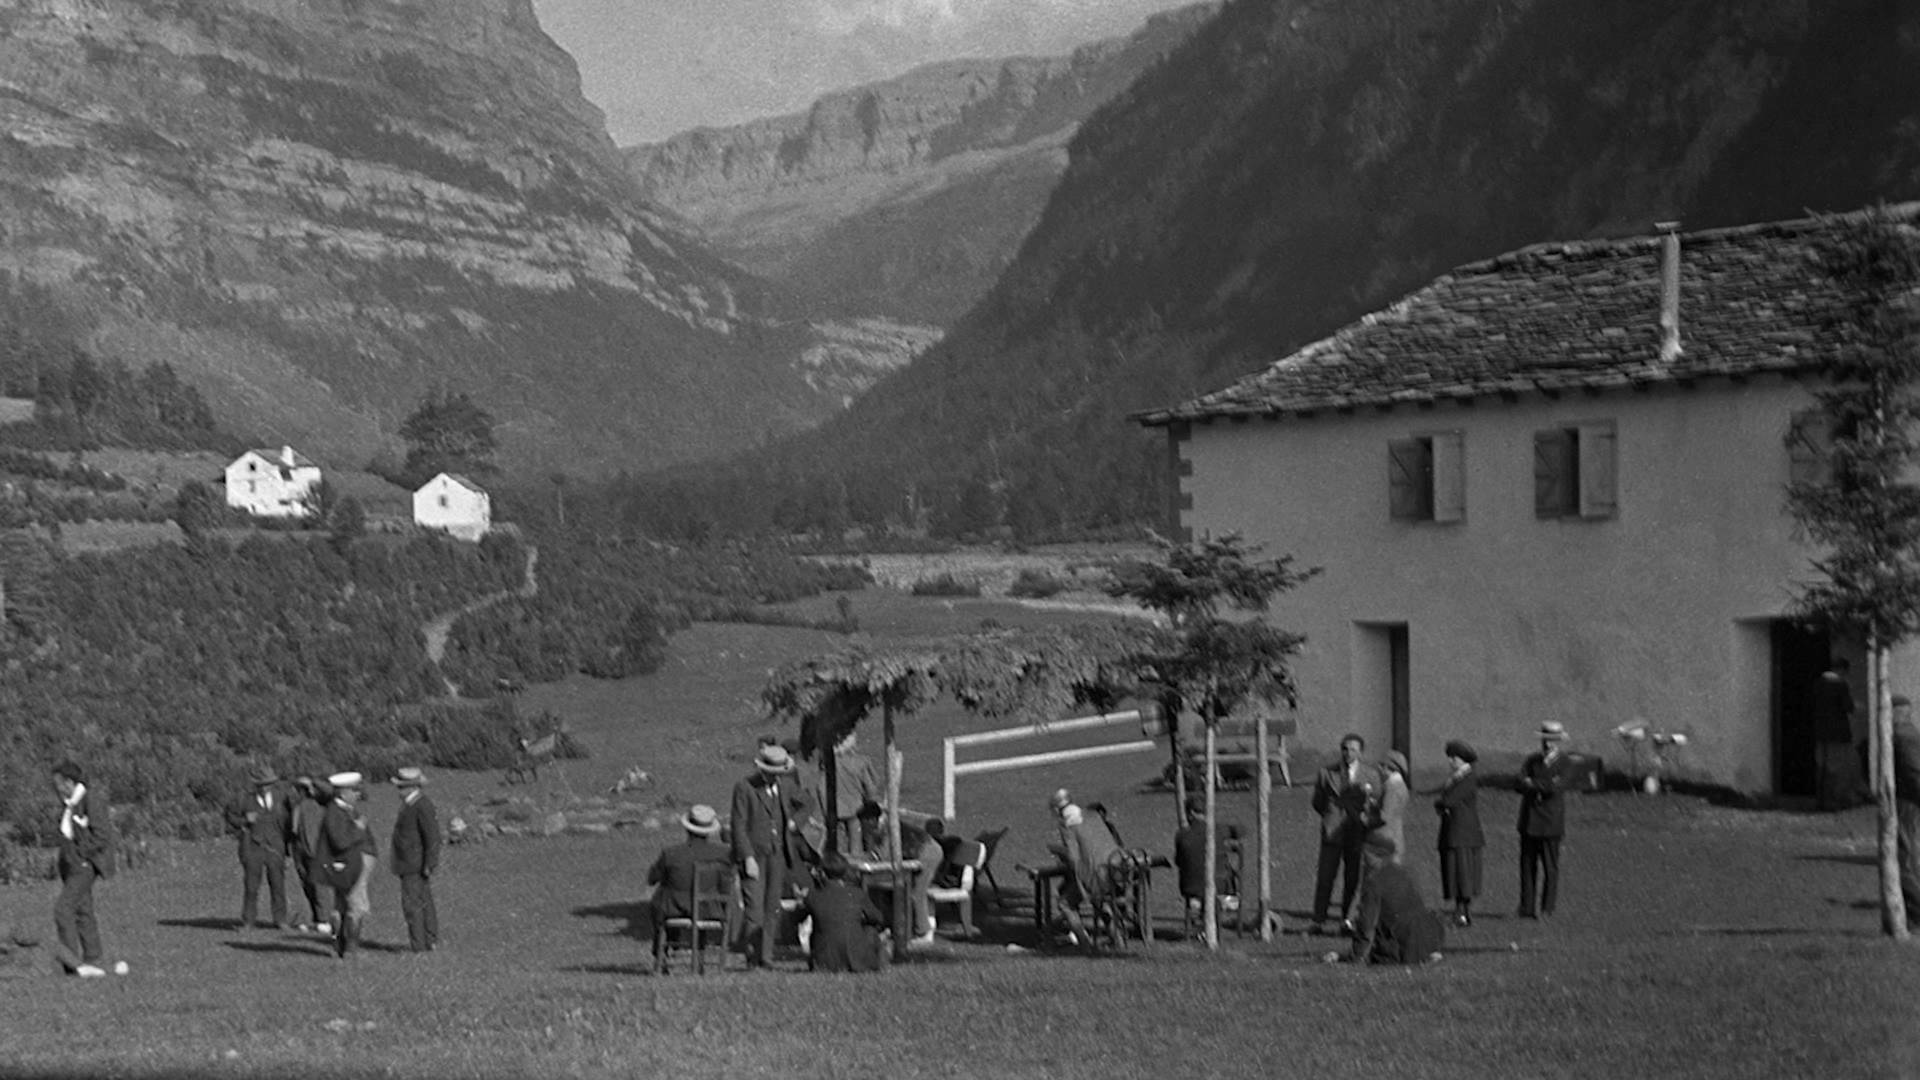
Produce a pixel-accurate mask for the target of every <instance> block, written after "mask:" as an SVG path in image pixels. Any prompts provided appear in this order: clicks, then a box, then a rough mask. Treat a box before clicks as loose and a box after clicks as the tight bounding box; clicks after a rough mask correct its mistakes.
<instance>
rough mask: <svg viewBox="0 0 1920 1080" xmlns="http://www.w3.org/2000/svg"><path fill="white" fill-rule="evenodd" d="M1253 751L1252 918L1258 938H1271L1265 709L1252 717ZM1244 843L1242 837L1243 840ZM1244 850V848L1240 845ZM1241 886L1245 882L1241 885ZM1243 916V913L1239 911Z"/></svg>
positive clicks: (1269, 787) (1270, 779)
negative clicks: (1255, 850)
mask: <svg viewBox="0 0 1920 1080" xmlns="http://www.w3.org/2000/svg"><path fill="white" fill-rule="evenodd" d="M1253 744H1254V752H1255V753H1257V754H1259V755H1260V764H1259V772H1258V773H1257V774H1256V775H1258V776H1259V785H1260V806H1259V808H1258V810H1257V811H1256V813H1257V814H1258V815H1259V816H1258V817H1257V818H1256V819H1255V821H1256V824H1255V827H1254V832H1255V834H1256V835H1255V842H1256V843H1258V844H1259V845H1260V847H1259V856H1258V866H1259V870H1258V871H1257V872H1258V874H1259V888H1258V890H1257V891H1256V895H1255V897H1254V908H1253V911H1254V918H1256V919H1259V920H1260V940H1261V941H1269V942H1270V941H1272V940H1273V916H1272V915H1271V914H1269V912H1271V911H1272V910H1273V856H1272V854H1271V853H1272V851H1273V844H1272V841H1271V838H1270V836H1269V835H1268V834H1269V831H1270V830H1271V829H1272V828H1273V767H1272V765H1271V764H1270V763H1269V762H1268V761H1267V711H1266V710H1265V709H1259V710H1258V711H1257V712H1255V713H1254V717H1253ZM1242 843H1243V844H1244V841H1243V842H1242ZM1243 850H1244V848H1243ZM1240 865H1241V867H1242V868H1245V866H1246V856H1245V855H1244V854H1243V855H1242V856H1241V863H1240ZM1242 887H1243V888H1244V886H1242ZM1241 917H1242V918H1245V917H1246V916H1245V913H1244V912H1243V913H1242V915H1241Z"/></svg>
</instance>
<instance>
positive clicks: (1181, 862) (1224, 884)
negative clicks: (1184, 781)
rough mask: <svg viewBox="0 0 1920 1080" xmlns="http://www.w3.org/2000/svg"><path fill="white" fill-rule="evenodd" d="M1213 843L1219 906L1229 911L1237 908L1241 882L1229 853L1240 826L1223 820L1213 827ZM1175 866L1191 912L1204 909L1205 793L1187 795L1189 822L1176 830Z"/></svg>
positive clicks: (1182, 895)
mask: <svg viewBox="0 0 1920 1080" xmlns="http://www.w3.org/2000/svg"><path fill="white" fill-rule="evenodd" d="M1214 834H1215V839H1214V845H1215V855H1216V858H1217V863H1216V866H1215V873H1214V878H1213V882H1214V885H1213V887H1214V892H1215V893H1216V894H1217V895H1218V896H1219V897H1220V906H1221V907H1222V908H1225V909H1226V910H1228V911H1238V910H1239V908H1240V898H1239V896H1238V887H1239V882H1237V881H1236V880H1234V875H1233V865H1232V862H1231V861H1230V860H1229V858H1228V856H1229V855H1230V854H1231V853H1232V852H1233V851H1234V850H1235V849H1236V848H1237V847H1239V844H1240V826H1239V825H1237V824H1234V823H1231V822H1226V821H1221V822H1218V823H1216V825H1215V827H1214ZM1173 866H1174V869H1175V870H1176V871H1178V873H1179V875H1180V898H1181V899H1182V900H1184V901H1185V902H1186V905H1187V910H1188V911H1190V912H1203V911H1204V908H1205V904H1206V899H1205V897H1206V892H1207V797H1206V796H1205V795H1199V794H1196V795H1189V796H1187V823H1186V824H1185V825H1182V826H1181V827H1180V828H1179V830H1178V831H1176V832H1175V833H1174V834H1173Z"/></svg>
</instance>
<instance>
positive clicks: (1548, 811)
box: [1519, 720, 1573, 919]
mask: <svg viewBox="0 0 1920 1080" xmlns="http://www.w3.org/2000/svg"><path fill="white" fill-rule="evenodd" d="M1566 741H1567V728H1566V725H1564V724H1562V723H1561V722H1560V721H1558V720H1548V721H1547V722H1545V723H1543V724H1541V725H1540V749H1539V750H1538V751H1536V752H1535V753H1532V754H1528V755H1527V760H1526V761H1524V762H1522V763H1521V765H1520V780H1519V787H1520V823H1519V827H1520V917H1521V918H1523V919H1534V918H1539V917H1541V916H1545V915H1552V914H1553V908H1554V904H1555V903H1556V902H1557V901H1558V900H1559V898H1560V839H1561V838H1562V837H1564V836H1565V835H1566V834H1567V789H1568V788H1569V787H1571V786H1572V785H1573V778H1572V776H1571V774H1570V773H1569V772H1568V770H1567V767H1566V765H1567V755H1566V754H1565V753H1563V752H1562V748H1563V746H1564V744H1565V743H1566Z"/></svg>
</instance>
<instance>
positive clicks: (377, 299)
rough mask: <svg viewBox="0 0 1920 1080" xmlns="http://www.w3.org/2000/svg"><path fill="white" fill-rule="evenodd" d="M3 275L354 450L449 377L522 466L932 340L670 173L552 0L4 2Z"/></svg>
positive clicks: (586, 450)
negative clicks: (672, 217)
mask: <svg viewBox="0 0 1920 1080" xmlns="http://www.w3.org/2000/svg"><path fill="white" fill-rule="evenodd" d="M0 271H6V272H11V273H13V274H16V275H19V276H21V277H22V278H25V279H30V280H33V281H35V282H39V283H42V284H45V285H47V286H50V287H51V289H52V295H53V296H54V298H55V302H56V303H58V304H59V305H60V306H61V307H62V308H63V309H65V312H66V314H67V317H68V318H69V319H70V320H71V321H72V322H73V323H74V324H76V325H77V326H79V327H80V328H81V333H82V335H83V343H84V344H85V345H86V346H87V347H89V348H90V350H91V351H93V352H95V353H96V354H97V355H100V356H102V357H105V358H108V359H118V360H122V361H124V362H127V363H129V364H133V365H139V364H144V363H148V362H152V361H159V360H165V361H168V362H170V363H172V364H173V365H174V366H175V367H176V368H177V369H178V370H179V371H180V372H181V373H182V374H183V375H184V376H186V377H187V378H189V379H190V380H192V381H194V382H196V383H197V384H198V385H200V386H201V387H202V388H203V390H204V391H205V392H206V393H207V395H208V397H209V399H210V400H211V401H212V402H213V403H214V404H215V407H216V409H217V411H218V412H219V413H220V414H221V416H222V421H223V423H225V424H227V425H229V426H231V427H233V428H235V429H237V430H238V431H239V432H241V433H242V434H246V435H254V436H258V437H261V438H269V439H270V440H271V441H274V442H279V441H288V442H293V443H296V444H298V445H300V446H302V448H303V449H308V450H309V452H310V453H312V454H313V455H314V456H316V457H319V458H321V459H322V460H326V459H327V458H329V457H334V458H348V459H353V458H357V459H358V460H360V461H364V460H365V458H366V456H367V455H368V454H370V453H372V452H373V451H374V450H376V449H379V448H382V447H384V446H388V445H390V440H391V436H390V434H389V433H390V432H391V431H392V430H393V429H394V428H395V426H397V419H398V418H399V417H401V416H403V415H405V413H406V412H407V411H409V410H410V409H411V407H412V406H413V404H414V403H415V402H416V401H417V400H418V399H419V397H420V396H421V394H422V393H424V392H425V391H426V390H427V389H429V388H430V387H433V386H446V387H449V388H453V389H464V390H468V391H470V392H472V393H473V395H474V397H475V399H476V400H477V401H479V402H480V403H482V404H483V405H484V406H485V407H486V408H488V409H489V410H491V411H492V412H493V413H494V414H495V416H496V417H497V419H498V420H499V421H500V430H499V435H500V438H501V443H502V449H503V458H504V459H505V460H506V461H507V463H508V464H509V465H510V466H511V467H514V468H517V469H520V470H524V471H531V470H534V469H549V468H563V469H569V470H574V471H581V472H586V471H597V470H600V469H608V468H616V467H644V466H647V465H654V464H660V463H664V462H669V461H675V460H684V459H688V458H692V457H698V456H701V455H705V454H716V453H721V452H725V451H728V450H732V449H735V448H738V447H740V446H743V445H747V444H750V443H752V442H755V441H758V440H761V439H763V438H764V437H765V436H766V435H768V434H769V433H773V432H779V431H783V430H792V429H795V428H798V427H804V426H806V425H809V424H812V423H815V422H817V421H818V420H820V419H822V418H823V417H825V416H827V415H829V414H830V413H832V412H833V411H835V410H837V409H838V408H839V407H840V406H841V405H842V404H843V403H844V401H845V400H846V398H847V397H848V395H849V393H850V392H851V391H852V390H857V389H858V388H860V387H862V386H864V385H865V383H866V382H867V381H870V380H871V378H872V377H873V372H874V370H875V367H876V365H877V366H879V367H882V368H884V367H886V366H890V365H893V364H897V363H898V362H899V361H900V360H901V359H902V354H901V352H900V351H899V347H898V341H899V339H900V336H899V335H897V334H896V335H888V334H873V333H865V334H859V333H856V334H851V335H849V334H837V335H830V334H825V333H823V332H822V330H821V328H818V327H815V326H813V325H810V324H809V323H808V321H807V320H806V319H805V318H804V317H803V313H802V312H801V311H800V309H799V308H798V307H796V306H795V305H794V303H793V302H792V301H791V299H790V298H788V297H786V296H785V295H783V294H782V293H780V292H779V291H778V290H776V289H773V288H769V287H768V286H766V285H765V284H764V283H762V282H759V281H756V280H755V279H753V278H752V277H750V276H748V275H747V274H745V273H743V272H741V271H739V270H737V269H734V268H732V267H729V266H727V265H725V264H724V263H723V262H722V261H721V260H719V259H717V258H716V257H714V256H713V255H712V254H710V253H709V252H708V251H707V249H705V248H704V247H702V246H701V245H700V244H699V243H697V242H695V241H693V240H691V239H689V238H688V236H687V235H685V233H684V231H683V230H682V229H681V228H680V227H678V226H676V225H674V224H673V223H671V222H670V221H668V220H667V219H666V218H665V217H663V216H662V215H661V214H660V213H659V212H658V211H657V210H656V209H654V208H653V207H651V206H650V205H649V204H648V203H647V202H646V201H645V200H644V199H643V198H641V197H640V194H639V192H638V190H637V188H636V186H635V185H634V183H633V182H632V180H631V178H630V177H628V176H627V175H626V173H625V171H624V164H623V162H622V160H621V158H620V155H619V153H618V151H617V150H616V149H615V147H614V146H613V144H612V142H611V140H610V139H609V138H608V137H607V134H606V131H605V127H604V124H603V122H602V118H601V116H600V114H599V111H598V110H597V109H595V108H594V107H593V106H592V105H590V104H589V103H588V102H587V101H586V100H585V99H584V98H583V97H581V95H580V87H579V78H578V73H577V71H576V70H575V68H574V65H573V62H572V60H571V59H570V58H569V57H568V56H567V55H566V54H565V53H564V52H563V51H562V50H561V49H560V48H559V47H558V46H557V45H555V44H554V43H553V42H552V41H551V40H549V39H548V38H547V37H546V36H545V35H544V34H543V33H542V32H541V31H540V28H539V26H538V24H537V22H536V20H535V18H534V15H533V11H532V7H531V5H530V3H529V0H0ZM875 343H879V344H881V345H883V346H885V348H884V349H883V350H882V351H880V352H872V351H866V350H864V349H863V346H866V345H873V344H875ZM886 349H892V350H894V351H891V352H889V351H885V350H886ZM822 350H829V351H831V352H832V354H833V355H834V356H835V358H836V360H835V364H834V365H832V367H833V370H834V372H835V374H834V377H833V378H831V379H823V378H822V377H821V375H820V368H821V363H820V354H821V352H822ZM354 463H356V464H357V461H356V462H354Z"/></svg>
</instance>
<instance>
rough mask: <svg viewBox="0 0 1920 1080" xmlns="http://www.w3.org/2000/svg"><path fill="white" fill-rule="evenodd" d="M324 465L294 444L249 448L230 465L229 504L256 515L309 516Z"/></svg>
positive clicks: (228, 472)
mask: <svg viewBox="0 0 1920 1080" xmlns="http://www.w3.org/2000/svg"><path fill="white" fill-rule="evenodd" d="M319 482H320V466H318V465H315V464H314V463H313V462H312V461H311V460H310V459H308V458H307V457H306V456H305V455H303V454H300V453H298V452H296V451H295V450H294V448H293V447H291V446H282V447H281V448H280V449H278V450H249V451H247V452H246V453H244V454H241V455H240V456H239V457H237V458H234V459H233V463H232V464H230V465H228V466H227V505H228V506H231V507H234V508H236V509H239V510H245V511H246V512H247V513H249V514H252V515H254V516H255V517H279V518H287V517H306V516H307V514H308V512H309V511H308V507H307V496H308V494H309V493H311V492H312V491H313V488H314V485H316V484H318V483H319Z"/></svg>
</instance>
